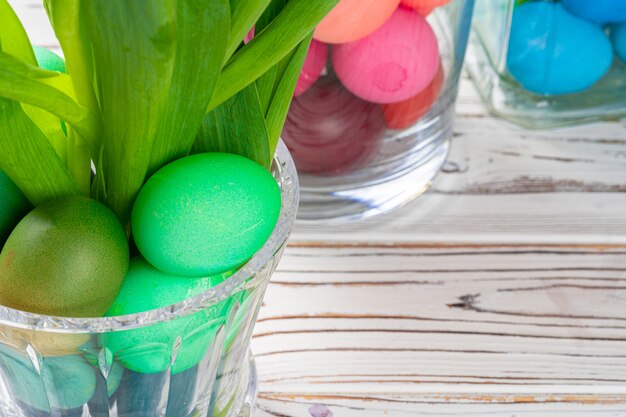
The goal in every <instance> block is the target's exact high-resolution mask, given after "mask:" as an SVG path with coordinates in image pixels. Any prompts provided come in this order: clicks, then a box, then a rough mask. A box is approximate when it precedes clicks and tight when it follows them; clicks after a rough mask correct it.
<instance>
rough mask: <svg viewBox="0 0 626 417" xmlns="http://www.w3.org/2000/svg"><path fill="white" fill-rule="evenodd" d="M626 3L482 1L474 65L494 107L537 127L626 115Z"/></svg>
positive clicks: (473, 74)
mask: <svg viewBox="0 0 626 417" xmlns="http://www.w3.org/2000/svg"><path fill="white" fill-rule="evenodd" d="M625 61H626V2H624V1H623V0H598V1H589V0H562V1H547V0H534V1H532V0H526V1H524V0H521V1H520V0H517V1H516V0H477V1H476V8H475V12H474V20H473V23H472V36H471V41H470V51H469V53H468V57H467V68H468V70H469V72H470V75H471V77H472V79H473V81H474V84H475V85H476V87H477V89H478V91H479V93H480V95H481V97H482V98H483V100H484V101H485V103H486V104H487V106H488V107H489V109H490V111H491V112H492V113H494V114H495V115H497V116H500V117H503V118H506V119H509V120H511V121H513V122H516V123H518V124H520V125H523V126H525V127H530V128H546V127H556V126H563V125H569V124H575V123H581V122H588V121H592V120H598V119H610V118H616V117H622V116H625V115H626V65H625V64H624V62H625Z"/></svg>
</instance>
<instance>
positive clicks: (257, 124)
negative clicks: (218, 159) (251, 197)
mask: <svg viewBox="0 0 626 417" xmlns="http://www.w3.org/2000/svg"><path fill="white" fill-rule="evenodd" d="M192 152H194V153H199V152H226V153H234V154H237V155H241V156H244V157H246V158H249V159H252V160H253V161H256V162H257V163H259V164H261V165H263V166H264V167H266V168H269V163H270V159H271V156H270V151H269V138H268V135H267V128H266V126H265V117H264V114H263V110H262V109H261V105H260V103H259V96H258V93H257V90H256V86H255V84H254V83H252V84H250V85H249V86H248V87H246V88H244V89H243V90H242V91H240V92H239V93H237V94H236V95H235V96H233V97H231V98H230V99H229V100H227V101H226V102H225V103H223V104H222V105H221V106H219V107H218V108H216V109H215V110H213V111H212V112H210V113H207V114H206V115H205V116H204V120H203V121H202V127H201V129H200V132H199V134H198V138H197V139H196V143H195V144H194V146H193V149H192Z"/></svg>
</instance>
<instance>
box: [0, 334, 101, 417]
mask: <svg viewBox="0 0 626 417" xmlns="http://www.w3.org/2000/svg"><path fill="white" fill-rule="evenodd" d="M0 358H1V359H2V362H3V364H4V366H3V372H4V374H5V378H6V380H7V381H8V382H9V384H8V385H9V387H10V389H11V391H12V392H13V395H15V396H16V397H17V398H18V399H19V400H20V401H22V402H23V403H25V404H26V405H28V406H30V407H34V408H37V409H39V410H42V411H45V412H50V408H56V409H71V408H76V407H80V406H82V405H83V404H86V403H87V401H89V399H90V398H91V397H92V396H93V394H94V391H95V389H96V374H95V369H94V368H93V367H92V366H90V365H89V363H88V362H87V361H85V359H83V358H82V357H80V356H78V355H71V356H57V357H44V358H42V359H41V362H40V364H39V367H40V371H41V375H38V374H37V372H36V370H35V367H34V365H33V364H32V363H31V362H30V360H29V359H28V358H27V357H26V356H25V355H24V356H23V355H21V354H19V353H17V352H15V351H12V350H11V349H9V348H7V347H5V346H2V347H1V348H0Z"/></svg>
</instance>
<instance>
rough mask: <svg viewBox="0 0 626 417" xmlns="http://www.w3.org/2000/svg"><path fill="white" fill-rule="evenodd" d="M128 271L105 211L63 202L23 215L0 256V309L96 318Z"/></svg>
mask: <svg viewBox="0 0 626 417" xmlns="http://www.w3.org/2000/svg"><path fill="white" fill-rule="evenodd" d="M127 269H128V242H127V240H126V235H125V233H124V229H123V228H122V225H121V224H120V222H119V221H118V219H117V217H116V216H115V214H113V212H112V211H111V210H109V209H108V208H107V207H105V206H104V205H102V204H100V203H98V202H97V201H95V200H91V199H89V198H84V197H64V198H57V199H54V200H51V201H49V202H47V203H44V204H42V205H40V206H38V207H37V208H35V209H34V210H33V211H31V212H30V213H28V214H27V215H26V216H25V217H24V218H23V219H22V221H20V222H19V223H18V225H17V226H16V227H15V229H13V232H12V233H11V235H10V236H9V238H8V240H7V242H6V244H5V245H4V248H3V249H2V252H1V253H0V304H2V305H4V306H7V307H11V308H15V309H18V310H24V311H29V312H31V313H37V314H47V315H53V316H70V317H98V316H102V314H104V313H105V312H106V311H107V309H108V308H109V306H110V305H111V303H113V300H114V299H115V297H116V296H117V293H118V291H119V289H120V287H121V285H122V280H123V279H124V276H125V275H126V271H127Z"/></svg>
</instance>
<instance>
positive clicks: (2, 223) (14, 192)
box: [0, 170, 33, 247]
mask: <svg viewBox="0 0 626 417" xmlns="http://www.w3.org/2000/svg"><path fill="white" fill-rule="evenodd" d="M32 208H33V207H32V206H31V204H30V202H29V201H28V200H27V199H26V197H25V196H24V194H22V192H21V191H20V189H19V188H17V186H16V185H15V184H14V183H13V181H11V179H10V178H9V177H8V176H7V175H6V174H5V173H4V172H3V171H2V170H0V247H2V245H3V244H4V241H5V240H6V238H7V237H8V236H9V235H10V234H11V231H12V230H13V228H14V227H15V226H16V225H17V224H18V223H19V221H20V220H21V219H22V217H24V216H25V215H26V214H27V213H28V212H29V211H30V210H32Z"/></svg>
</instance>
